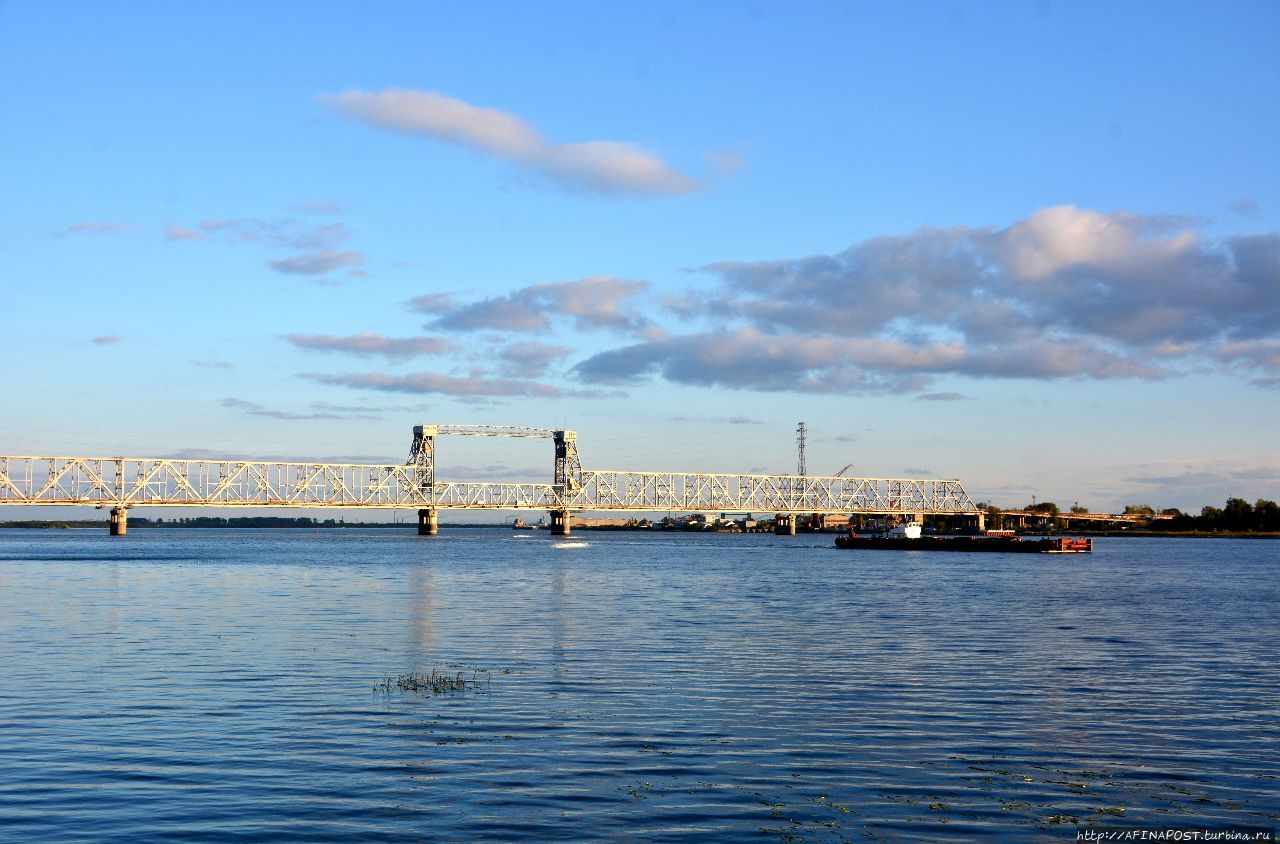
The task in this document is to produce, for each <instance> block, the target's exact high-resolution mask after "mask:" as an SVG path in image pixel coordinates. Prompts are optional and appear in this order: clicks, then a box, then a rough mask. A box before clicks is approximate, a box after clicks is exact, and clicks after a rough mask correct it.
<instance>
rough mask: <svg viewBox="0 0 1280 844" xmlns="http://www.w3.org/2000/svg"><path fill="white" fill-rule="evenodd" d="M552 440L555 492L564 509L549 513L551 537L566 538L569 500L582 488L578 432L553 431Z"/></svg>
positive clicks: (568, 526) (569, 518) (569, 517)
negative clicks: (554, 455) (553, 447)
mask: <svg viewBox="0 0 1280 844" xmlns="http://www.w3.org/2000/svg"><path fill="white" fill-rule="evenodd" d="M552 440H553V441H554V442H555V446H556V468H555V481H554V486H555V491H556V495H557V497H558V498H559V499H560V501H561V502H564V509H562V510H552V511H551V535H552V536H568V535H569V534H570V531H571V522H572V514H571V513H570V512H569V508H568V501H569V498H570V497H571V496H572V495H573V494H574V493H575V492H577V491H578V490H579V489H580V488H581V487H582V461H581V460H579V459H578V432H577V431H555V432H554V433H553V434H552Z"/></svg>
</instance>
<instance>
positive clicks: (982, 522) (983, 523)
mask: <svg viewBox="0 0 1280 844" xmlns="http://www.w3.org/2000/svg"><path fill="white" fill-rule="evenodd" d="M977 522H978V533H983V532H984V531H986V529H987V514H986V513H984V512H982V511H981V510H979V511H978V515H977Z"/></svg>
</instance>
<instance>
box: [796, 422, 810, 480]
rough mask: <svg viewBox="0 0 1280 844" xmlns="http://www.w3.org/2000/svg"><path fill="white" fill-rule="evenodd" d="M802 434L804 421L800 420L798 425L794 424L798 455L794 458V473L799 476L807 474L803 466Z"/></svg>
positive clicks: (803, 432)
mask: <svg viewBox="0 0 1280 844" xmlns="http://www.w3.org/2000/svg"><path fill="white" fill-rule="evenodd" d="M804 434H805V427H804V423H803V422H801V423H800V424H799V425H797V426H796V448H797V452H798V455H799V456H798V458H797V460H796V474H797V475H799V476H800V477H804V476H805V475H807V474H809V472H808V470H807V469H806V468H805V465H804Z"/></svg>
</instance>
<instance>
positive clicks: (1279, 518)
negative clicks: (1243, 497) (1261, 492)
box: [1253, 498, 1280, 531]
mask: <svg viewBox="0 0 1280 844" xmlns="http://www.w3.org/2000/svg"><path fill="white" fill-rule="evenodd" d="M1253 515H1254V524H1255V525H1256V527H1257V529H1258V530H1269V531H1280V505H1277V504H1276V503H1275V502H1274V501H1268V500H1267V499H1265V498H1259V499H1258V501H1257V503H1256V504H1254V505H1253Z"/></svg>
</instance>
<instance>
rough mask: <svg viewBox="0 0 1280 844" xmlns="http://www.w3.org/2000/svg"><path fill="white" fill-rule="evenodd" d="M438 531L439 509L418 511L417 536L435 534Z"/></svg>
mask: <svg viewBox="0 0 1280 844" xmlns="http://www.w3.org/2000/svg"><path fill="white" fill-rule="evenodd" d="M439 533H440V511H439V510H419V511H418V536H436V535H437V534H439Z"/></svg>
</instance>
